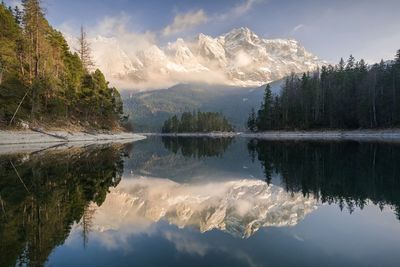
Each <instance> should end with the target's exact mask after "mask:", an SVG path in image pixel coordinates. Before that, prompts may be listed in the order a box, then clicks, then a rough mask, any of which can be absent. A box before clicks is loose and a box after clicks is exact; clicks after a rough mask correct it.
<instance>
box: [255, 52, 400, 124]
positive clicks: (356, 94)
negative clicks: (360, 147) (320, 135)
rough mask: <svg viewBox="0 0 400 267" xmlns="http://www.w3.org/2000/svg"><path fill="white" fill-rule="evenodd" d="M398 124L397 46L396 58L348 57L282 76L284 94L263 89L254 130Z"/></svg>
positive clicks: (399, 57)
mask: <svg viewBox="0 0 400 267" xmlns="http://www.w3.org/2000/svg"><path fill="white" fill-rule="evenodd" d="M399 126H400V50H399V51H397V54H396V57H395V60H394V61H390V62H383V61H381V62H380V63H379V64H374V65H372V66H367V64H366V63H365V61H364V60H362V59H361V60H360V61H356V60H355V58H354V57H353V56H350V57H349V59H348V60H347V62H345V61H344V60H343V59H341V60H340V62H339V64H338V65H336V66H332V65H328V66H323V67H322V68H321V69H320V70H317V71H315V72H314V73H304V74H303V75H302V76H301V77H299V76H298V75H296V74H292V75H290V76H289V77H287V78H286V81H285V84H284V85H283V87H282V93H281V94H280V95H278V96H275V97H273V96H272V95H271V93H270V91H269V90H268V86H267V88H266V93H265V97H264V100H263V104H262V105H261V107H260V109H259V111H258V113H257V117H256V118H255V119H254V114H250V117H249V123H248V128H249V129H250V130H252V131H257V130H258V131H264V130H279V129H289V130H290V129H320V128H328V129H358V128H391V127H399Z"/></svg>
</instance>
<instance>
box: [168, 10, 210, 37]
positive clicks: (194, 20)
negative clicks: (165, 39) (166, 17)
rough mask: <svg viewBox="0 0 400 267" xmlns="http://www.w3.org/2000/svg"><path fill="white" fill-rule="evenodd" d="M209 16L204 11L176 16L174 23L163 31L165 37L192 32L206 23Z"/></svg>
mask: <svg viewBox="0 0 400 267" xmlns="http://www.w3.org/2000/svg"><path fill="white" fill-rule="evenodd" d="M207 21H208V16H207V15H206V13H205V12H204V10H202V9H199V10H197V11H190V12H187V13H184V14H178V15H176V16H175V18H174V20H173V22H172V23H171V24H170V25H168V26H166V27H165V28H164V30H163V31H162V33H163V35H164V36H170V35H175V34H178V33H181V32H184V31H187V30H190V29H192V28H194V27H196V26H198V25H200V24H203V23H206V22H207Z"/></svg>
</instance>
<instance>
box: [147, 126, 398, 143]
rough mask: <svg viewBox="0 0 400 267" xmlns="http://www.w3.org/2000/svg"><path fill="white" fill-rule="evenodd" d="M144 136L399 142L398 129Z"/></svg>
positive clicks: (155, 134) (154, 134)
mask: <svg viewBox="0 0 400 267" xmlns="http://www.w3.org/2000/svg"><path fill="white" fill-rule="evenodd" d="M140 134H142V135H144V136H169V137H209V138H221V137H243V138H256V139H264V140H271V141H279V140H281V141H385V142H400V129H391V130H351V131H350V130H349V131H345V130H343V131H342V130H326V131H270V132H260V133H250V132H226V133H224V132H215V133H171V134H165V133H140Z"/></svg>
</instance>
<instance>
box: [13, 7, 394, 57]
mask: <svg viewBox="0 0 400 267" xmlns="http://www.w3.org/2000/svg"><path fill="white" fill-rule="evenodd" d="M42 2H43V6H44V7H45V10H46V16H47V18H48V19H49V21H50V23H51V24H52V25H54V26H55V28H57V29H60V30H61V31H63V32H67V33H69V34H77V32H78V31H79V28H80V25H84V26H85V27H86V29H87V30H88V32H89V33H90V34H92V35H103V36H107V37H111V36H113V35H115V34H118V35H126V36H127V40H129V41H131V42H132V49H133V50H135V49H136V48H135V47H140V46H146V45H147V44H148V43H152V42H156V43H158V44H160V45H163V44H166V43H167V42H168V41H173V40H175V39H176V38H178V37H183V38H187V37H192V36H194V35H196V34H198V33H200V32H201V33H205V34H209V35H212V36H218V35H221V34H223V33H226V32H229V31H230V30H231V29H233V28H236V27H248V28H250V29H251V30H252V31H254V32H255V33H256V34H258V35H259V36H261V37H264V38H293V39H296V40H298V41H300V43H301V44H302V45H304V46H305V48H306V49H307V50H309V51H310V52H312V53H314V54H315V55H317V56H318V57H320V58H321V59H324V60H327V61H328V62H331V63H336V62H338V61H339V59H340V57H344V58H347V57H348V56H349V55H350V54H352V55H354V56H355V57H356V58H358V59H360V58H364V59H365V60H366V61H367V62H369V63H373V62H377V61H379V60H380V59H385V60H386V59H392V58H393V57H394V54H395V51H396V50H397V49H400V15H399V11H400V1H399V0H334V1H332V0H175V1H173V0H158V1H156V0H145V1H143V0H101V1H99V0H84V1H83V0H68V1H66V0H42ZM6 3H8V4H12V5H15V4H18V0H8V1H6Z"/></svg>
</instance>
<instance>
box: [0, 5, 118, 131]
mask: <svg viewBox="0 0 400 267" xmlns="http://www.w3.org/2000/svg"><path fill="white" fill-rule="evenodd" d="M22 4H23V10H22V11H21V10H20V9H19V8H17V7H16V8H15V9H14V11H10V10H9V9H8V8H6V7H5V6H4V5H0V25H2V26H1V27H0V127H1V126H4V125H7V124H9V123H10V122H11V118H12V116H13V114H14V113H15V112H16V111H17V112H16V118H15V120H14V121H13V122H14V123H15V122H17V121H18V120H29V121H30V122H44V123H50V124H51V123H54V122H56V123H58V122H60V121H62V122H64V123H65V122H71V123H78V122H79V123H80V124H81V125H82V126H91V127H96V128H112V127H114V126H116V125H117V124H118V123H119V119H120V115H121V114H122V100H121V97H120V95H119V93H118V92H117V90H116V89H115V88H110V87H109V86H108V82H107V81H106V79H105V77H104V75H103V74H102V73H101V71H100V70H96V71H95V72H94V73H89V72H87V71H86V70H85V68H84V66H83V64H82V61H81V59H80V58H79V56H78V55H77V54H76V53H75V54H73V53H71V52H70V49H69V47H68V44H67V42H66V40H65V38H64V37H63V35H62V34H61V33H60V32H59V31H57V30H55V29H53V28H52V27H51V26H50V25H49V23H48V22H47V20H46V18H45V17H44V12H43V10H42V8H41V7H40V1H37V0H24V1H23V3H22ZM25 94H26V97H25V98H24V95H25ZM21 101H22V104H21V107H20V108H19V109H18V110H17V107H18V105H19V104H20V103H21Z"/></svg>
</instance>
